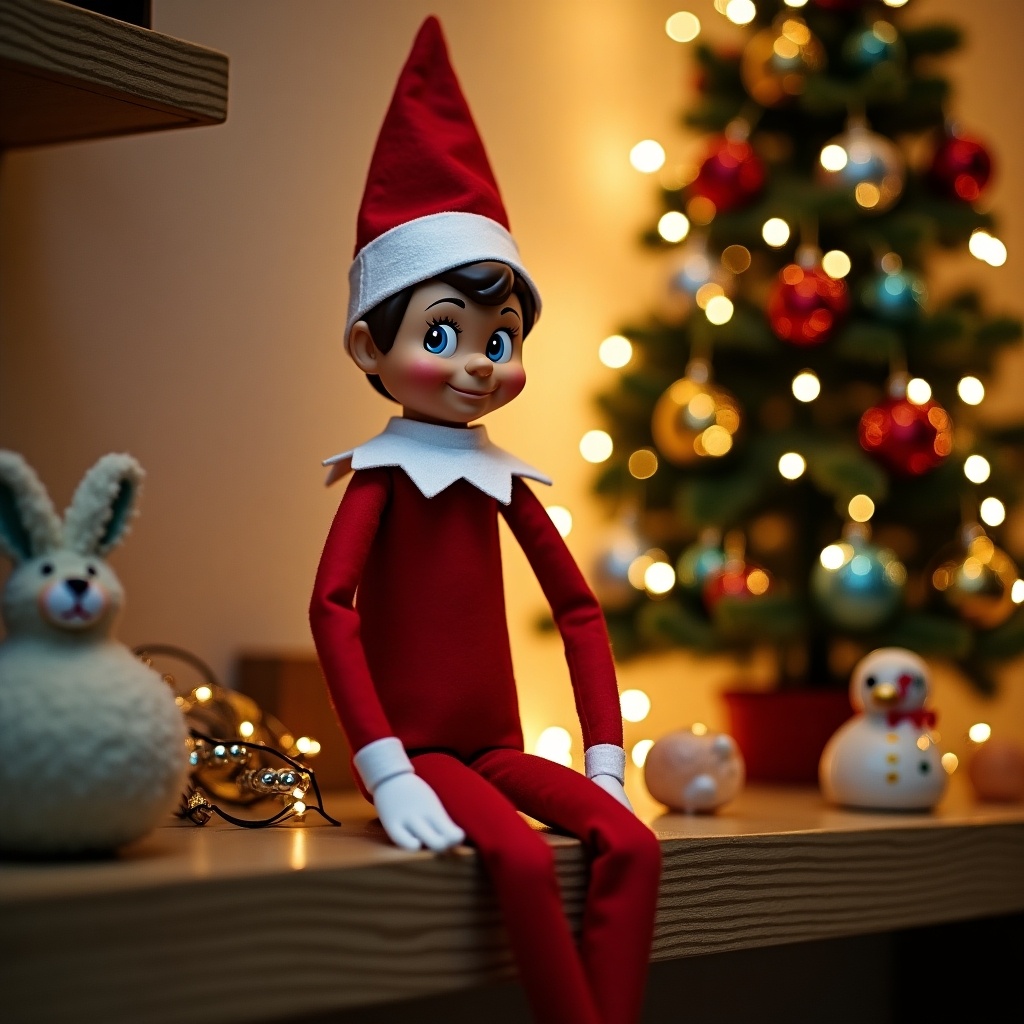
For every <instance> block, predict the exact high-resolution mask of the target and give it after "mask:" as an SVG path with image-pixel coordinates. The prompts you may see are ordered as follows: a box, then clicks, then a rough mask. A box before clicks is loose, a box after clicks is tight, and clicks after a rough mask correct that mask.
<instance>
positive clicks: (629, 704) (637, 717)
mask: <svg viewBox="0 0 1024 1024" xmlns="http://www.w3.org/2000/svg"><path fill="white" fill-rule="evenodd" d="M619 708H620V709H621V711H622V717H623V718H624V719H625V720H626V721H627V722H642V721H643V720H644V719H645V718H646V717H647V716H648V715H649V714H650V713H651V698H650V697H648V696H647V694H646V693H644V691H643V690H623V691H622V693H620V694H619Z"/></svg>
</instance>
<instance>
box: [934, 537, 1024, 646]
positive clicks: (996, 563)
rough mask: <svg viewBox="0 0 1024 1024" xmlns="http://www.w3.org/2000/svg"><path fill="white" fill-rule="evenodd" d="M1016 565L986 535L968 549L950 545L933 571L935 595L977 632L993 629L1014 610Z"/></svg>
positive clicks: (967, 547) (971, 543)
mask: <svg viewBox="0 0 1024 1024" xmlns="http://www.w3.org/2000/svg"><path fill="white" fill-rule="evenodd" d="M1018 575H1019V574H1018V572H1017V566H1016V565H1014V563H1013V559H1011V558H1010V556H1009V555H1008V554H1006V552H1005V551H1003V550H1001V549H1000V548H997V547H996V546H995V544H993V543H992V541H991V540H990V539H989V537H987V536H986V535H985V534H984V533H982V534H979V535H977V536H974V537H973V538H971V539H970V540H969V541H968V542H967V544H966V546H965V545H963V544H960V543H957V544H954V545H951V546H949V547H947V548H946V549H944V551H942V552H940V553H939V556H938V558H937V559H936V563H935V567H934V568H933V569H932V574H931V584H932V587H933V588H934V590H935V592H936V593H937V594H938V595H939V596H940V598H941V599H942V600H943V602H945V604H946V605H948V606H949V607H950V608H953V609H954V610H955V611H957V612H958V613H959V614H960V616H961V617H962V618H963V619H964V620H965V621H966V622H969V623H970V624H971V625H972V626H975V627H976V628H978V629H994V628H995V627H996V626H1000V625H1002V624H1003V623H1004V622H1005V621H1006V620H1007V619H1008V618H1009V617H1010V616H1011V615H1012V614H1013V613H1014V611H1015V609H1016V607H1017V606H1016V604H1014V601H1013V597H1012V596H1011V595H1012V591H1013V585H1014V583H1015V582H1016V580H1017V577H1018Z"/></svg>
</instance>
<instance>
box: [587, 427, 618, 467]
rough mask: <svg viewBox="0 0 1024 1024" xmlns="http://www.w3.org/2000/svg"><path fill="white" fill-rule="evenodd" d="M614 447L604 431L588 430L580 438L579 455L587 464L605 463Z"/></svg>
mask: <svg viewBox="0 0 1024 1024" xmlns="http://www.w3.org/2000/svg"><path fill="white" fill-rule="evenodd" d="M614 447H615V446H614V445H613V443H612V439H611V435H610V434H609V433H608V432H607V431H605V430H588V431H587V432H586V433H585V434H584V435H583V437H582V438H580V455H582V456H583V458H585V459H586V460H587V462H594V463H597V462H606V461H607V460H608V459H609V458H610V457H611V454H612V451H613V449H614Z"/></svg>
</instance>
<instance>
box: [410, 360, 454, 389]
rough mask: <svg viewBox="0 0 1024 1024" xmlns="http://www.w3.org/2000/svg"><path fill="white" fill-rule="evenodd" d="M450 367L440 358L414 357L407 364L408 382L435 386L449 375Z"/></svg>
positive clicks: (427, 386)
mask: <svg viewBox="0 0 1024 1024" xmlns="http://www.w3.org/2000/svg"><path fill="white" fill-rule="evenodd" d="M451 372H452V371H451V367H450V366H449V365H448V364H447V363H446V362H445V361H444V360H442V359H436V358H434V359H414V360H413V361H412V362H411V363H409V366H408V374H409V383H410V384H414V385H416V386H417V387H422V388H436V387H438V386H439V385H441V384H444V383H445V382H446V381H447V380H448V378H449V377H450V376H451Z"/></svg>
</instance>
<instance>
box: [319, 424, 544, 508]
mask: <svg viewBox="0 0 1024 1024" xmlns="http://www.w3.org/2000/svg"><path fill="white" fill-rule="evenodd" d="M323 465H325V466H330V467H331V468H330V471H329V472H328V474H327V480H326V483H327V484H328V485H330V484H333V483H334V482H335V481H337V480H340V479H341V478H342V477H344V476H345V475H346V474H348V473H349V471H350V470H354V469H373V468H375V467H379V466H398V467H399V468H400V469H403V470H404V471H405V473H406V474H407V475H408V477H409V479H410V480H412V482H413V483H414V484H415V485H416V486H417V487H418V488H419V490H420V492H421V493H422V494H423V496H424V497H425V498H432V497H434V495H435V494H440V492H441V491H443V490H444V489H445V488H446V487H449V486H451V484H453V483H455V481H456V480H466V481H467V482H469V483H471V484H472V485H473V486H474V487H476V488H478V489H479V490H481V491H483V492H484V494H489V495H490V496H491V497H492V498H495V499H496V500H498V501H500V502H501V503H502V504H503V505H507V504H508V503H509V502H510V501H511V500H512V477H514V476H523V477H528V478H529V479H531V480H537V481H538V482H540V483H542V484H550V483H551V478H550V477H547V476H545V475H544V474H543V473H541V472H540V471H538V470H536V469H534V468H533V467H532V466H528V465H527V464H526V463H525V462H522V461H520V460H519V459H517V458H516V457H515V456H514V455H510V454H509V453H508V452H506V451H504V450H503V449H501V448H499V447H498V446H497V445H496V444H492V443H491V441H490V439H489V438H488V436H487V429H486V427H483V426H477V427H444V426H441V425H440V424H437V423H422V422H420V421H419V420H409V419H405V418H404V417H401V416H392V417H391V419H390V420H389V421H388V425H387V426H386V427H385V428H384V430H383V431H382V432H381V433H380V434H378V435H377V436H376V437H374V438H371V439H370V440H369V441H367V442H366V443H365V444H361V445H359V447H358V448H351V449H349V451H347V452H341V453H339V454H338V455H332V456H331V458H329V459H324V461H323Z"/></svg>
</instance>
